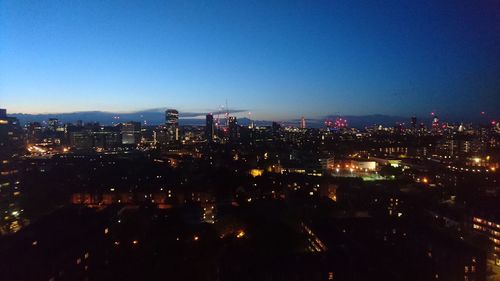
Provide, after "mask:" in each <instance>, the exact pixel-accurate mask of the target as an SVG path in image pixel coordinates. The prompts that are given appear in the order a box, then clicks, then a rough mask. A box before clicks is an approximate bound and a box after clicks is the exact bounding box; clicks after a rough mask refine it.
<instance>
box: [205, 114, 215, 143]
mask: <svg viewBox="0 0 500 281" xmlns="http://www.w3.org/2000/svg"><path fill="white" fill-rule="evenodd" d="M205 137H206V138H207V141H209V142H211V141H212V140H213V139H214V137H215V126H214V116H213V115H212V114H207V116H206V122H205Z"/></svg>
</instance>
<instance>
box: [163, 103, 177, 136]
mask: <svg viewBox="0 0 500 281" xmlns="http://www.w3.org/2000/svg"><path fill="white" fill-rule="evenodd" d="M165 129H166V138H167V139H166V141H167V142H173V141H178V140H179V111H177V110H176V109H167V111H165Z"/></svg>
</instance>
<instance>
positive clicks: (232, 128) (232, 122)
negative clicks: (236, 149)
mask: <svg viewBox="0 0 500 281" xmlns="http://www.w3.org/2000/svg"><path fill="white" fill-rule="evenodd" d="M228 120H229V140H230V141H235V140H237V139H238V138H239V132H238V121H237V120H236V117H235V116H229V119H228Z"/></svg>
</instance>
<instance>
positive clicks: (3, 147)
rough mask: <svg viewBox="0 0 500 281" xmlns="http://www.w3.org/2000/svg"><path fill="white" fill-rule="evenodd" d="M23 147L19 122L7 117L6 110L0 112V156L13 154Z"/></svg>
mask: <svg viewBox="0 0 500 281" xmlns="http://www.w3.org/2000/svg"><path fill="white" fill-rule="evenodd" d="M22 147H23V129H22V128H21V125H20V124H19V120H18V119H17V118H15V117H8V116H7V110H5V109H3V110H1V112H0V154H3V153H6V154H14V153H17V152H19V150H21V149H22Z"/></svg>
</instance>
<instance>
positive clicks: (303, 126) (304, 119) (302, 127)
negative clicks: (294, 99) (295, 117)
mask: <svg viewBox="0 0 500 281" xmlns="http://www.w3.org/2000/svg"><path fill="white" fill-rule="evenodd" d="M300 128H301V129H305V128H306V118H304V116H302V118H300Z"/></svg>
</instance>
